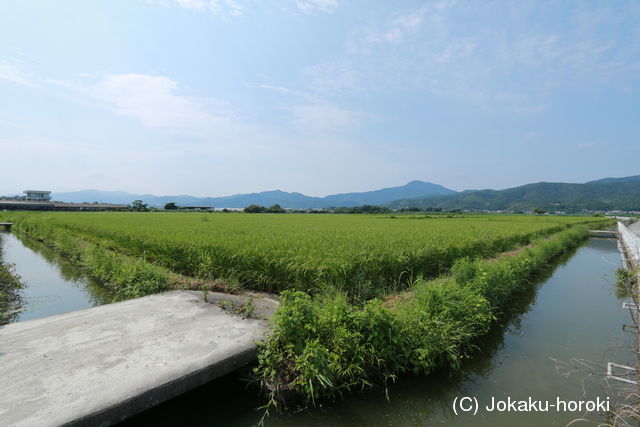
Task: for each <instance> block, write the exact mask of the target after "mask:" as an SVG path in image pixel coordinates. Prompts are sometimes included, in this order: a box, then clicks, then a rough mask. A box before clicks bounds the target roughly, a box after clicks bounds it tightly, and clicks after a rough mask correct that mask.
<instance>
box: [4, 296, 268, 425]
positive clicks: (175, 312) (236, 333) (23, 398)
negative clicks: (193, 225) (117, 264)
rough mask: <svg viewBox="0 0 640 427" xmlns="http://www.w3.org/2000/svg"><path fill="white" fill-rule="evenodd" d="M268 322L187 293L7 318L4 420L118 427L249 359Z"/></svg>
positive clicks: (264, 304) (260, 303) (263, 302)
mask: <svg viewBox="0 0 640 427" xmlns="http://www.w3.org/2000/svg"><path fill="white" fill-rule="evenodd" d="M209 299H210V300H211V299H213V300H216V299H218V300H219V299H220V298H219V296H216V294H212V293H210V294H209ZM256 306H257V310H256V312H257V313H258V314H262V315H264V316H268V315H269V314H270V313H272V312H273V311H274V310H275V308H276V307H277V302H275V301H272V300H270V299H260V300H256ZM268 329H269V328H268V326H267V323H266V321H265V320H259V319H243V318H242V317H241V316H239V315H237V314H231V313H229V312H226V311H224V310H222V309H221V308H220V307H219V306H218V305H216V304H213V303H208V302H204V301H203V299H202V293H200V292H186V291H176V292H168V293H165V294H160V295H152V296H148V297H144V298H138V299H135V300H129V301H124V302H119V303H115V304H109V305H103V306H100V307H94V308H90V309H86V310H80V311H75V312H71V313H66V314H61V315H56V316H51V317H46V318H42V319H36V320H29V321H25V322H20V323H13V324H10V325H6V326H4V327H2V328H0V384H1V385H2V386H1V390H0V425H2V426H13V425H17V426H54V425H63V424H69V425H92V426H97V425H100V426H107V425H112V424H115V423H117V422H118V421H121V420H123V419H125V418H127V417H130V416H131V415H134V414H136V413H138V412H141V411H143V410H145V409H147V408H149V407H151V406H154V405H157V404H159V403H161V402H163V401H165V400H168V399H170V398H172V397H175V396H177V395H179V394H182V393H184V392H186V391H188V390H191V389H193V388H195V387H198V386H200V385H202V384H204V383H206V382H208V381H211V380H212V379H214V378H217V377H219V376H222V375H225V374H227V373H229V372H231V371H233V370H236V369H238V368H239V367H241V366H243V365H246V364H248V363H250V362H251V361H253V360H254V359H255V354H256V344H255V342H256V341H258V340H261V339H263V338H264V337H265V336H266V335H267V333H268Z"/></svg>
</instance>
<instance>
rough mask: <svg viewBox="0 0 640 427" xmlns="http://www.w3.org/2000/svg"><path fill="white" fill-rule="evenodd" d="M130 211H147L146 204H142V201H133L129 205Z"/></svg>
mask: <svg viewBox="0 0 640 427" xmlns="http://www.w3.org/2000/svg"><path fill="white" fill-rule="evenodd" d="M131 210H134V211H138V212H144V211H148V210H149V208H148V207H147V205H146V203H142V200H134V201H133V203H131Z"/></svg>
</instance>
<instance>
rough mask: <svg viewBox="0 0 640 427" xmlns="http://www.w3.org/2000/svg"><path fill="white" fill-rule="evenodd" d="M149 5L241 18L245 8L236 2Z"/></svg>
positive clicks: (167, 0)
mask: <svg viewBox="0 0 640 427" xmlns="http://www.w3.org/2000/svg"><path fill="white" fill-rule="evenodd" d="M147 3H149V4H160V5H164V6H169V5H172V4H173V5H176V6H179V7H182V8H183V9H187V10H194V11H200V12H211V13H214V14H217V15H231V16H240V15H242V14H243V12H244V9H245V8H244V6H243V5H242V4H241V3H240V2H238V1H236V0H147Z"/></svg>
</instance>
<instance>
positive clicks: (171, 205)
mask: <svg viewBox="0 0 640 427" xmlns="http://www.w3.org/2000/svg"><path fill="white" fill-rule="evenodd" d="M164 209H165V210H167V211H175V210H178V206H176V204H175V203H174V202H169V203H165V205H164Z"/></svg>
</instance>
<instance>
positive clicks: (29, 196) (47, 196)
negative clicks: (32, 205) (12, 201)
mask: <svg viewBox="0 0 640 427" xmlns="http://www.w3.org/2000/svg"><path fill="white" fill-rule="evenodd" d="M23 193H24V194H25V196H24V200H26V201H28V202H48V201H50V200H51V191H43V190H24V191H23Z"/></svg>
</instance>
